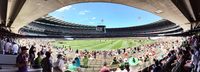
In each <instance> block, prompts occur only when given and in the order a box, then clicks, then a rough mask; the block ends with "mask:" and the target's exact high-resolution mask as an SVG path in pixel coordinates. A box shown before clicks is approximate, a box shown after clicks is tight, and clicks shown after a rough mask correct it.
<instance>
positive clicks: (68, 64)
mask: <svg viewBox="0 0 200 72" xmlns="http://www.w3.org/2000/svg"><path fill="white" fill-rule="evenodd" d="M198 39H199V38H198V36H192V37H188V38H186V39H185V40H184V41H183V42H182V40H174V41H168V42H166V41H162V42H161V41H159V42H155V43H153V44H147V45H142V46H138V47H129V48H123V49H118V50H110V51H88V50H74V49H73V48H71V47H70V46H69V47H64V46H63V48H58V47H54V46H52V45H51V44H50V43H49V41H48V40H47V41H45V40H35V39H32V40H29V39H20V41H18V43H20V44H18V43H17V42H16V43H14V40H12V39H9V38H1V47H3V48H1V49H2V53H4V54H13V55H18V56H17V61H16V64H17V66H18V68H19V71H20V72H26V71H27V69H28V67H30V68H35V69H38V68H39V69H41V68H42V70H43V72H53V71H56V72H74V71H78V72H81V71H82V69H81V68H88V67H90V65H89V60H90V59H98V58H102V63H103V66H102V68H101V69H100V70H99V71H100V72H111V71H114V72H133V71H135V69H133V68H132V66H131V64H130V63H129V61H128V60H129V59H130V58H135V59H138V61H139V62H138V64H137V66H141V67H142V68H143V67H146V68H144V69H143V70H141V72H151V71H153V72H171V71H172V72H188V71H194V72H198V71H199V70H200V63H199V49H198V46H199V44H198V41H199V40H198ZM181 42H182V43H181ZM141 43H142V42H141ZM2 45H4V46H2ZM6 46H7V47H10V48H8V49H7V50H6ZM12 47H14V48H12ZM16 47H18V48H17V51H16V50H15V51H13V50H14V49H15V48H16ZM69 55H73V56H72V58H70V57H69ZM165 55H166V56H165ZM100 56H101V57H100ZM55 57H57V58H55ZM110 58H113V60H112V61H111V63H109V61H107V60H106V59H110ZM135 59H133V62H136V61H137V60H135ZM153 62H154V64H152V63H153ZM149 65H150V66H149ZM111 66H112V67H111Z"/></svg>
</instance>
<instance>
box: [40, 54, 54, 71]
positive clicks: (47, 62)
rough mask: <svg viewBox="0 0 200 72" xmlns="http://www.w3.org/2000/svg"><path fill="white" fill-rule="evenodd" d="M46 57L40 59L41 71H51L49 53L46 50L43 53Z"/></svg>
mask: <svg viewBox="0 0 200 72" xmlns="http://www.w3.org/2000/svg"><path fill="white" fill-rule="evenodd" d="M45 55H46V57H45V58H44V59H42V61H41V66H42V68H43V69H42V72H52V67H53V66H52V60H51V58H50V57H51V53H50V52H46V53H45Z"/></svg>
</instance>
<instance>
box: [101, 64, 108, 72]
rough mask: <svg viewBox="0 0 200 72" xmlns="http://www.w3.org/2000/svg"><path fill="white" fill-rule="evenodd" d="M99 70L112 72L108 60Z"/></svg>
mask: <svg viewBox="0 0 200 72" xmlns="http://www.w3.org/2000/svg"><path fill="white" fill-rule="evenodd" d="M99 72H110V69H109V68H108V67H107V63H106V62H104V64H103V67H102V68H101V69H100V71H99Z"/></svg>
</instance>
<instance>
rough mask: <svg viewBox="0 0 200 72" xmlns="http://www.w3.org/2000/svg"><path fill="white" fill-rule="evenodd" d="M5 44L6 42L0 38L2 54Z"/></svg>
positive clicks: (0, 51)
mask: <svg viewBox="0 0 200 72" xmlns="http://www.w3.org/2000/svg"><path fill="white" fill-rule="evenodd" d="M5 44H6V41H5V39H3V38H2V39H1V46H0V47H1V50H0V53H3V54H4V49H5V48H4V47H5Z"/></svg>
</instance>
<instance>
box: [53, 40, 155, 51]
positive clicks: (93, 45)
mask: <svg viewBox="0 0 200 72" xmlns="http://www.w3.org/2000/svg"><path fill="white" fill-rule="evenodd" d="M154 42H155V41H153V40H141V39H126V38H124V39H95V40H94V39H92V40H70V41H54V42H52V44H53V46H55V47H60V48H69V47H71V48H72V49H79V50H85V49H87V50H116V49H121V48H129V47H137V46H140V45H145V44H151V43H154Z"/></svg>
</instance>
